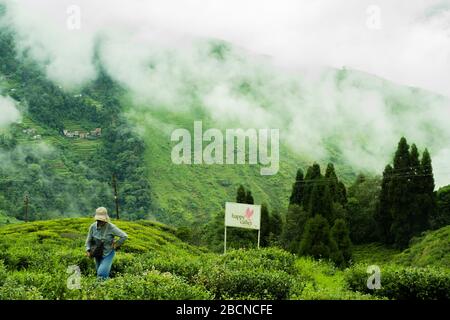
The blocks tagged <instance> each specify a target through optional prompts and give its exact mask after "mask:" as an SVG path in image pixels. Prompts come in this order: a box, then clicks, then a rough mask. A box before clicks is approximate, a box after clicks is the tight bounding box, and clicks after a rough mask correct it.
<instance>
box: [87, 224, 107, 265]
mask: <svg viewBox="0 0 450 320" xmlns="http://www.w3.org/2000/svg"><path fill="white" fill-rule="evenodd" d="M106 229H107V226H106V227H105V231H104V232H103V237H102V239H101V240H99V239H95V238H94V237H92V239H91V250H90V253H91V255H90V257H91V258H98V259H101V258H103V251H104V249H105V240H104V238H105V233H106Z"/></svg>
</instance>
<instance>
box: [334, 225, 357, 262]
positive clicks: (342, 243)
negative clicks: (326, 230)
mask: <svg viewBox="0 0 450 320" xmlns="http://www.w3.org/2000/svg"><path fill="white" fill-rule="evenodd" d="M331 238H332V239H333V240H334V241H335V242H336V245H337V248H338V251H340V253H341V254H338V255H337V256H336V258H335V262H336V263H337V264H338V265H339V266H346V265H348V262H349V261H350V259H351V257H352V249H351V246H352V242H351V240H350V232H349V230H348V227H347V224H346V223H345V220H344V219H336V221H335V222H334V225H333V227H332V228H331ZM341 257H342V258H343V260H342V261H339V260H340V258H341Z"/></svg>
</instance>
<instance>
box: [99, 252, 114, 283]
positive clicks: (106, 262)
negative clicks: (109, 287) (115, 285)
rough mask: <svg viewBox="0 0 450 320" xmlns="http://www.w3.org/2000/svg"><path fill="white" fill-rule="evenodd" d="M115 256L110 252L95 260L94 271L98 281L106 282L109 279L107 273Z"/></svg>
mask: <svg viewBox="0 0 450 320" xmlns="http://www.w3.org/2000/svg"><path fill="white" fill-rule="evenodd" d="M115 254H116V252H115V251H114V250H112V251H111V253H109V254H108V255H107V256H106V257H103V258H95V270H96V271H97V277H98V278H99V279H101V280H106V279H108V278H109V272H110V271H111V266H112V263H113V259H114V255H115Z"/></svg>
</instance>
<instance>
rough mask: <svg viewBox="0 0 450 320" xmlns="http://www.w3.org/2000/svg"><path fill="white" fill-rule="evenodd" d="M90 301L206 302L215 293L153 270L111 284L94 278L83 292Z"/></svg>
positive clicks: (109, 281) (124, 277) (115, 280)
mask: <svg viewBox="0 0 450 320" xmlns="http://www.w3.org/2000/svg"><path fill="white" fill-rule="evenodd" d="M79 294H80V295H82V298H83V299H89V300H118V299H127V300H157V299H159V300H165V299H170V300H206V299H211V294H210V293H208V292H207V291H206V290H205V288H203V287H201V286H192V285H189V284H188V283H186V282H185V281H184V280H183V279H182V278H180V277H177V276H175V275H172V274H170V273H159V272H157V271H151V272H148V273H147V274H144V275H142V276H134V275H126V276H118V277H116V278H112V279H110V280H107V281H98V280H95V279H93V278H91V279H88V280H87V281H85V282H83V287H82V290H81V291H80V293H79Z"/></svg>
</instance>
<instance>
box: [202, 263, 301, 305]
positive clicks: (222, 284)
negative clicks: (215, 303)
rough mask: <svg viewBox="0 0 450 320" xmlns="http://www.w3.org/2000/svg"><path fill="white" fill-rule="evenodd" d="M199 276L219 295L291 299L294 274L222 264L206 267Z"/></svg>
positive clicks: (237, 297) (207, 286) (219, 296)
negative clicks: (290, 293) (238, 267)
mask: <svg viewBox="0 0 450 320" xmlns="http://www.w3.org/2000/svg"><path fill="white" fill-rule="evenodd" d="M196 280H197V282H198V283H200V284H202V285H204V286H205V287H206V289H208V291H210V292H211V293H212V294H214V298H215V299H244V298H245V299H287V298H288V297H289V292H290V289H291V285H292V277H291V276H290V275H289V274H287V273H286V272H284V271H273V270H264V269H262V268H257V269H255V268H248V269H246V268H244V269H229V268H225V267H224V266H221V265H215V266H211V267H209V268H205V269H203V270H202V272H201V273H199V275H198V276H197V279H196Z"/></svg>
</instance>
